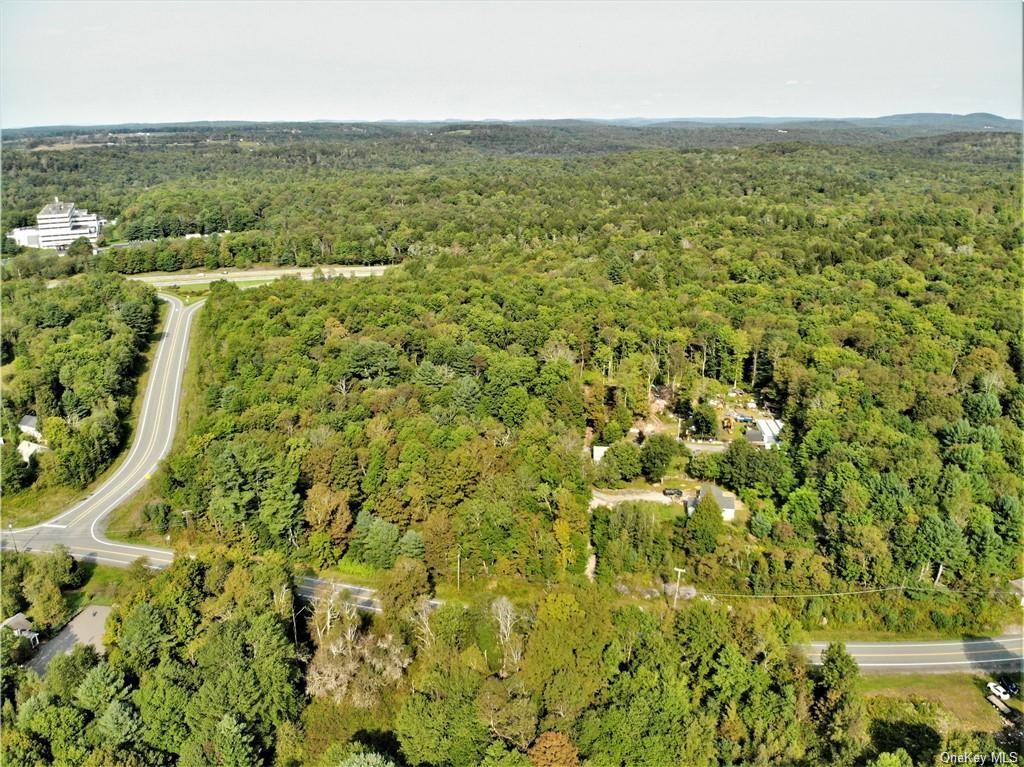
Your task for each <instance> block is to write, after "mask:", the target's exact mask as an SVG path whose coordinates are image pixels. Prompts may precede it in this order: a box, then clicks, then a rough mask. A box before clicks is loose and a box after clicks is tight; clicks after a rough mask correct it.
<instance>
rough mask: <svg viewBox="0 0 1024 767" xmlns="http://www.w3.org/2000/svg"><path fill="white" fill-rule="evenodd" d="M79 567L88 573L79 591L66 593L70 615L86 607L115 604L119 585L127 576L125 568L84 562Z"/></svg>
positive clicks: (65, 598) (65, 600)
mask: <svg viewBox="0 0 1024 767" xmlns="http://www.w3.org/2000/svg"><path fill="white" fill-rule="evenodd" d="M79 567H82V568H85V571H86V573H87V575H86V580H85V582H84V583H83V584H82V585H81V586H79V587H78V588H77V589H72V590H71V591H65V592H64V602H65V603H66V604H67V606H68V611H69V614H74V613H76V612H78V611H79V610H81V609H82V608H83V607H85V606H86V605H90V604H92V605H110V604H113V603H114V599H115V597H116V595H117V588H118V585H119V584H120V583H121V581H122V579H123V578H124V575H125V570H124V568H121V567H112V566H110V565H97V564H93V563H90V562H83V563H81V564H80V565H79Z"/></svg>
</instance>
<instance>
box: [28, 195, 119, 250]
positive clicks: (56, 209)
mask: <svg viewBox="0 0 1024 767" xmlns="http://www.w3.org/2000/svg"><path fill="white" fill-rule="evenodd" d="M102 230H103V221H102V219H100V217H99V216H97V215H96V214H95V213H90V212H89V211H87V210H79V209H78V208H76V207H75V204H74V203H73V202H61V201H60V200H59V199H57V198H56V197H54V198H53V202H51V203H50V204H49V205H47V206H45V207H44V208H43V209H42V210H41V211H39V214H38V215H37V216H36V225H35V227H21V228H19V229H14V230H12V231H11V234H10V236H11V237H12V238H13V239H14V241H15V242H17V243H18V244H19V245H24V246H28V247H33V248H48V249H52V250H66V249H67V247H68V245H70V244H71V243H73V242H74V241H75V240H77V239H78V238H80V237H84V238H85V239H87V240H88V241H89V242H90V243H92V244H93V245H94V246H95V245H96V239H97V238H98V237H99V235H100V232H101V231H102Z"/></svg>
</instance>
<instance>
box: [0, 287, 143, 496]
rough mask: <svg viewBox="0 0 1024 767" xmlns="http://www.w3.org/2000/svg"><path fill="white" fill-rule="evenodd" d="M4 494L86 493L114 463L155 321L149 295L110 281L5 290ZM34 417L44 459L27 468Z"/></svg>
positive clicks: (35, 459) (2, 338)
mask: <svg viewBox="0 0 1024 767" xmlns="http://www.w3.org/2000/svg"><path fill="white" fill-rule="evenodd" d="M3 298H4V317H3V333H2V336H0V344H2V346H0V350H2V364H3V408H2V411H0V413H2V417H3V422H2V432H3V437H4V444H3V446H2V447H0V451H2V456H3V494H4V496H10V495H11V494H13V493H17V492H18V491H19V490H22V489H24V488H25V487H28V486H30V485H34V486H36V487H46V486H50V485H68V486H70V487H75V488H81V487H85V486H86V485H87V484H89V482H90V481H92V479H93V478H94V477H96V475H97V474H99V473H100V472H101V471H102V470H103V469H104V468H106V467H107V465H108V464H109V463H110V461H111V460H112V459H113V458H114V456H115V455H117V452H118V450H119V449H120V448H121V445H122V444H123V442H124V437H125V425H124V420H125V417H126V416H127V415H128V413H129V411H130V410H131V404H132V399H133V397H134V394H135V382H136V379H137V377H138V375H139V371H140V363H141V355H142V353H143V351H144V350H145V349H146V347H147V345H148V344H149V340H150V334H151V333H152V331H153V327H154V323H155V321H156V316H157V311H156V295H155V294H154V292H153V289H152V288H150V287H148V286H145V285H142V284H139V283H132V282H126V281H124V280H122V279H120V278H117V277H113V276H108V275H94V276H89V277H86V278H84V279H80V280H76V281H75V282H74V284H67V285H62V286H60V287H55V288H52V289H47V287H46V285H45V283H44V282H43V281H41V280H14V281H5V282H4V297H3ZM26 415H35V416H37V419H38V428H39V431H40V432H41V433H42V435H43V439H44V440H45V443H46V446H47V447H49V450H48V451H46V452H41V453H38V454H37V455H36V456H34V457H33V458H32V461H31V463H29V464H27V465H26V464H24V462H23V461H22V459H21V456H19V455H18V453H17V452H16V450H15V447H16V446H17V444H18V442H19V441H20V440H21V439H23V438H24V436H23V435H20V434H19V432H18V426H17V424H18V421H19V420H20V419H21V418H22V417H23V416H26Z"/></svg>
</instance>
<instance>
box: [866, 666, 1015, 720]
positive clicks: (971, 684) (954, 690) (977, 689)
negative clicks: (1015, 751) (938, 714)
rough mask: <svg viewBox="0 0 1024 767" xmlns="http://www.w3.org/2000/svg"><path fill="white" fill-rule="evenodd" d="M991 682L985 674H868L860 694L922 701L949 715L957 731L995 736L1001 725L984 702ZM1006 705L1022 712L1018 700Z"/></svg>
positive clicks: (991, 678) (1012, 699)
mask: <svg viewBox="0 0 1024 767" xmlns="http://www.w3.org/2000/svg"><path fill="white" fill-rule="evenodd" d="M994 680H995V677H992V676H988V675H987V674H868V675H866V676H863V677H861V690H863V692H864V696H865V697H888V698H899V699H901V700H907V699H909V698H913V697H917V698H924V699H925V700H928V701H931V702H933V703H937V704H938V705H939V706H941V707H942V708H944V709H946V710H947V711H948V712H949V713H950V714H952V715H953V717H954V719H955V720H956V721H958V722H959V723H960V724H959V727H960V729H964V730H977V731H982V732H997V731H998V730H1000V729H1002V726H1003V725H1002V722H1001V721H1000V719H999V715H998V714H997V713H996V710H995V709H994V708H993V707H992V705H991V704H990V703H989V702H988V701H987V700H985V697H986V696H987V695H988V694H989V692H988V690H987V689H986V688H985V685H986V684H988V683H989V682H991V681H994ZM1007 705H1010V706H1013V707H1014V708H1017V709H1018V710H1021V708H1022V707H1021V701H1020V699H1019V698H1011V699H1010V700H1009V701H1007Z"/></svg>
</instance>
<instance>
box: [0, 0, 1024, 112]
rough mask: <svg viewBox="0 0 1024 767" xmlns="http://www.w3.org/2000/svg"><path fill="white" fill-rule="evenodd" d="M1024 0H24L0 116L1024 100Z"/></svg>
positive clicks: (898, 105) (2, 82)
mask: <svg viewBox="0 0 1024 767" xmlns="http://www.w3.org/2000/svg"><path fill="white" fill-rule="evenodd" d="M1021 25H1022V4H1021V3H1020V2H1019V1H1018V0H1005V1H1003V0H1000V1H998V2H985V1H984V0H971V1H970V2H957V1H954V0H950V1H948V2H925V1H920V2H878V1H876V2H866V1H863V0H858V1H857V2H838V1H837V2H753V3H747V2H738V1H733V2H727V1H725V0H723V1H722V2H709V3H704V2H678V3H673V2H657V3H644V2H622V3H619V2H561V3H547V2H519V3H514V2H483V1H481V2H409V3H405V2H376V3H359V2H351V3H329V2H311V3H305V2H214V1H208V2H133V3H125V2H113V3H108V2H90V1H89V0H77V1H76V2H40V1H39V0H33V1H32V2H21V1H19V0H5V1H4V2H3V3H2V5H0V42H2V46H0V47H2V52H0V65H2V69H0V125H2V126H3V127H7V128H11V127H25V126H36V125H61V124H73V125H90V124H112V123H124V122H181V121H191V120H261V121H273V120H289V121H291V120H295V121H299V120H319V119H324V120H353V121H363V120H433V119H467V120H468V119H546V118H570V117H591V118H593V117H603V118H623V117H637V116H640V117H699V116H703V117H737V116H749V115H759V116H798V117H812V116H813V117H872V116H878V115H884V114H894V113H905V112H954V113H968V112H994V113H996V114H999V115H1002V116H1004V117H1013V118H1018V117H1020V116H1021V91H1022V82H1021V70H1022V31H1021Z"/></svg>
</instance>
